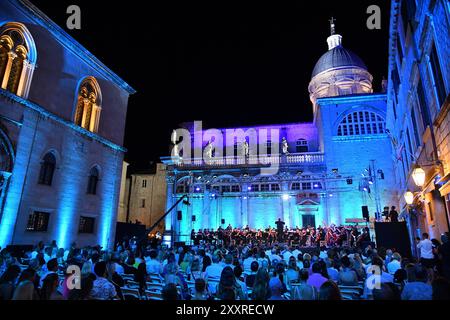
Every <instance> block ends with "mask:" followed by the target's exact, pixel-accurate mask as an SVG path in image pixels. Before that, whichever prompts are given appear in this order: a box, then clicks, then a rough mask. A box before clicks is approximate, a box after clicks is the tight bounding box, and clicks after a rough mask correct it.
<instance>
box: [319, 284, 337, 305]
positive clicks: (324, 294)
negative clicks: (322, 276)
mask: <svg viewBox="0 0 450 320" xmlns="http://www.w3.org/2000/svg"><path fill="white" fill-rule="evenodd" d="M319 300H342V296H341V291H340V290H339V287H338V286H337V284H336V283H334V282H333V281H330V280H328V281H326V282H324V283H323V284H322V286H321V287H320V290H319Z"/></svg>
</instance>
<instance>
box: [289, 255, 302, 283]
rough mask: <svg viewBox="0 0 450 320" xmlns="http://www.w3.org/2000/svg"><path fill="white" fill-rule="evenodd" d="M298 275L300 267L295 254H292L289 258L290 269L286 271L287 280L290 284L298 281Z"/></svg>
mask: <svg viewBox="0 0 450 320" xmlns="http://www.w3.org/2000/svg"><path fill="white" fill-rule="evenodd" d="M298 276H299V269H298V266H297V261H296V260H295V257H294V256H291V257H290V258H289V264H288V270H287V271H286V281H287V284H288V286H289V285H290V284H291V283H292V282H296V281H297V280H298ZM289 288H290V287H289Z"/></svg>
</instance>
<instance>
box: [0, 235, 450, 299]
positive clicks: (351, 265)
mask: <svg viewBox="0 0 450 320" xmlns="http://www.w3.org/2000/svg"><path fill="white" fill-rule="evenodd" d="M443 239H444V242H440V241H437V240H436V241H433V242H432V243H433V259H432V261H430V259H426V261H425V260H423V259H421V258H420V259H416V258H414V257H407V256H403V255H402V254H401V253H400V252H397V251H396V250H395V249H393V248H391V249H386V248H374V247H372V246H371V245H368V246H366V247H364V248H362V247H360V248H346V247H333V248H329V249H326V248H303V247H298V246H289V245H286V244H282V243H275V244H271V245H252V244H246V245H238V246H233V245H227V246H224V245H223V244H220V243H217V244H200V245H195V246H179V247H167V246H164V245H162V244H158V245H155V244H153V245H148V246H147V245H138V244H131V243H125V244H122V245H119V246H116V248H115V249H114V250H102V248H100V247H98V246H96V247H83V248H79V247H77V246H76V244H73V245H72V246H71V247H70V248H68V249H63V248H58V246H57V245H56V243H55V242H52V243H51V244H49V245H44V244H43V243H39V244H38V245H37V246H36V247H35V248H34V249H33V250H31V251H29V252H26V253H24V254H23V256H22V257H15V256H14V255H12V254H11V253H10V252H8V251H7V250H5V249H4V250H2V251H1V254H0V299H1V300H11V299H12V300H121V299H125V300H126V299H127V295H126V294H124V291H126V290H125V289H126V288H127V287H128V280H129V279H132V280H133V283H135V284H136V283H137V285H138V290H139V293H140V294H141V297H145V296H146V295H145V293H146V292H148V291H149V290H150V289H151V288H149V286H151V285H152V281H155V279H156V280H157V283H158V285H160V286H161V290H160V291H159V292H158V294H159V295H160V298H161V299H163V300H343V299H364V300H446V299H450V284H449V267H450V266H449V262H448V259H449V243H448V240H447V239H448V238H443ZM422 240H423V239H422ZM419 247H420V246H419ZM74 267H75V268H74ZM73 270H80V274H79V275H75V274H74V273H73Z"/></svg>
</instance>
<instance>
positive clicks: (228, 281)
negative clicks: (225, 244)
mask: <svg viewBox="0 0 450 320" xmlns="http://www.w3.org/2000/svg"><path fill="white" fill-rule="evenodd" d="M235 285H236V277H235V276H234V272H233V269H231V267H225V268H223V270H222V273H221V274H220V281H219V286H218V294H219V296H221V295H222V294H223V292H224V290H225V289H228V288H233V289H234V287H235Z"/></svg>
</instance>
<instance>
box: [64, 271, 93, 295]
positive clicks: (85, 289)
mask: <svg viewBox="0 0 450 320" xmlns="http://www.w3.org/2000/svg"><path fill="white" fill-rule="evenodd" d="M80 287H81V288H80V289H73V290H70V292H69V300H86V299H88V298H89V295H90V294H91V290H92V288H93V287H94V279H92V278H91V277H90V276H87V277H83V278H81V283H80Z"/></svg>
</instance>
